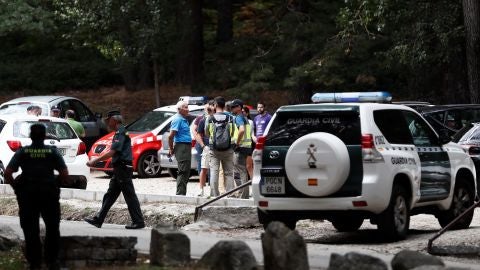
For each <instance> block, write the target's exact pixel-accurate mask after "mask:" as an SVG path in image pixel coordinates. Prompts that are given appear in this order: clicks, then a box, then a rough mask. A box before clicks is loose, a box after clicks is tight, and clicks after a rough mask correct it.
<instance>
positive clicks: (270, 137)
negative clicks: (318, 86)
mask: <svg viewBox="0 0 480 270" xmlns="http://www.w3.org/2000/svg"><path fill="white" fill-rule="evenodd" d="M313 132H326V133H330V134H332V135H335V136H337V137H338V138H340V140H342V141H343V142H344V143H345V144H347V145H359V144H360V139H361V132H360V118H359V113H358V111H355V110H345V111H334V110H327V111H304V112H299V111H295V112H277V115H276V117H275V119H274V120H273V122H272V125H271V127H270V129H269V132H268V134H267V138H266V142H265V143H266V144H267V145H291V144H293V143H294V142H295V141H296V140H297V139H298V138H300V137H302V136H304V135H307V134H310V133H313Z"/></svg>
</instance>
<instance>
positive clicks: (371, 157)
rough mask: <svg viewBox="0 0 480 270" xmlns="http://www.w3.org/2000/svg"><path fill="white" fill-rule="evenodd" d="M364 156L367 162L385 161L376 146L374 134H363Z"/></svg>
mask: <svg viewBox="0 0 480 270" xmlns="http://www.w3.org/2000/svg"><path fill="white" fill-rule="evenodd" d="M361 144H362V156H363V161H365V162H383V156H382V155H381V154H380V152H378V150H377V149H376V148H375V142H374V139H373V135H372V134H362V138H361Z"/></svg>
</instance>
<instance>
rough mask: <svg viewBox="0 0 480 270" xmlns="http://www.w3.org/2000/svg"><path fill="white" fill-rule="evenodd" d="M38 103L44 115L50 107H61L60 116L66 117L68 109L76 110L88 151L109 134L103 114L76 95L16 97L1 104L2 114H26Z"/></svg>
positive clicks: (76, 118) (0, 111) (76, 117)
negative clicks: (75, 96) (96, 111)
mask: <svg viewBox="0 0 480 270" xmlns="http://www.w3.org/2000/svg"><path fill="white" fill-rule="evenodd" d="M32 105H37V106H39V107H40V108H42V114H41V115H43V116H49V115H50V109H51V108H52V107H53V106H57V107H58V108H59V109H60V117H61V118H64V117H65V112H66V111H67V110H73V111H74V112H75V120H77V121H78V122H80V123H81V124H82V126H83V128H84V129H85V137H84V138H82V141H83V142H85V144H86V146H87V152H88V151H89V149H90V147H91V146H92V145H93V143H94V142H95V141H96V140H98V139H99V138H100V137H102V136H103V135H105V134H107V133H108V132H107V127H106V125H105V123H104V122H103V121H102V114H100V113H93V112H92V111H91V110H90V109H89V108H88V107H87V105H85V104H84V103H83V102H82V101H81V100H79V99H78V98H74V97H66V96H28V97H21V98H15V99H12V100H10V101H7V102H5V103H3V104H1V105H0V114H26V113H27V108H28V107H30V106H32Z"/></svg>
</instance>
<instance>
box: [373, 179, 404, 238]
mask: <svg viewBox="0 0 480 270" xmlns="http://www.w3.org/2000/svg"><path fill="white" fill-rule="evenodd" d="M409 198H410V196H409V195H408V192H407V190H406V189H405V187H403V186H400V185H394V186H393V189H392V196H391V198H390V203H389V205H388V207H387V209H385V211H383V212H382V213H381V214H379V216H378V224H377V225H378V229H379V230H380V232H381V233H382V235H383V236H384V237H385V239H386V240H387V241H395V240H402V239H405V238H406V237H407V234H408V228H409V226H410V203H409Z"/></svg>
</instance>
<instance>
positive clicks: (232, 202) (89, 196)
mask: <svg viewBox="0 0 480 270" xmlns="http://www.w3.org/2000/svg"><path fill="white" fill-rule="evenodd" d="M104 194H105V191H91V190H82V189H71V188H62V189H61V191H60V198H61V199H64V200H68V199H79V200H84V201H102V198H103V195H104ZM0 195H15V193H14V192H13V189H12V187H11V186H10V185H6V184H0ZM137 197H138V200H139V201H140V203H158V202H164V203H178V204H188V205H200V204H203V203H206V202H207V201H208V200H209V199H207V198H202V197H189V196H180V195H162V194H137ZM118 202H121V203H124V202H125V200H124V198H123V196H122V195H121V194H120V197H119V198H118ZM209 206H247V207H248V206H254V205H253V200H252V199H248V200H245V199H235V198H224V199H220V200H218V201H216V202H214V203H212V204H210V205H209Z"/></svg>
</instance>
